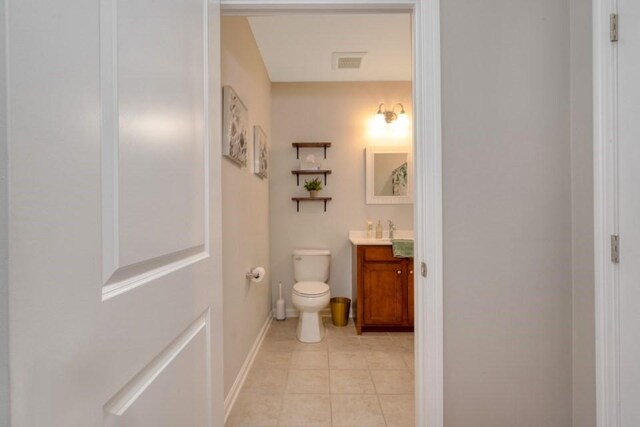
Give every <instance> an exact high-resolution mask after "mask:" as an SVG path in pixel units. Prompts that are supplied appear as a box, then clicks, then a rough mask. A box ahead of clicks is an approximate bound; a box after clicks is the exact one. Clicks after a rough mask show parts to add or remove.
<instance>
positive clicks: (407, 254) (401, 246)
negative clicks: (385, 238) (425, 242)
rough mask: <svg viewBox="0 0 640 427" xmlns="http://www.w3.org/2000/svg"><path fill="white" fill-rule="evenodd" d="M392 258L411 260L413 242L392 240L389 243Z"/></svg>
mask: <svg viewBox="0 0 640 427" xmlns="http://www.w3.org/2000/svg"><path fill="white" fill-rule="evenodd" d="M391 246H392V248H393V256H394V257H396V258H413V240H410V239H393V240H392V241H391Z"/></svg>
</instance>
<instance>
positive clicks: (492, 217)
mask: <svg viewBox="0 0 640 427" xmlns="http://www.w3.org/2000/svg"><path fill="white" fill-rule="evenodd" d="M441 12H442V83H443V86H442V99H443V101H442V106H443V167H444V178H443V179H444V184H443V185H444V281H445V282H444V286H445V289H444V292H445V294H444V313H445V324H444V325H445V331H444V334H445V335H444V342H445V359H444V360H445V420H446V425H447V427H468V426H474V427H521V426H536V427H537V426H545V427H564V426H570V425H571V424H572V276H571V273H572V271H571V261H572V258H571V246H572V240H571V237H572V236H571V213H572V205H571V168H570V164H571V160H570V148H571V146H570V127H569V119H570V116H569V25H568V23H569V3H568V1H557V0H539V1H530V0H515V1H514V0H497V1H491V2H486V1H484V2H474V1H467V0H447V1H443V2H442V5H441Z"/></svg>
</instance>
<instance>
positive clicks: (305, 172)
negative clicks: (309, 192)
mask: <svg viewBox="0 0 640 427" xmlns="http://www.w3.org/2000/svg"><path fill="white" fill-rule="evenodd" d="M291 174H292V175H295V176H296V185H300V175H324V185H327V175H331V171H330V170H317V171H301V170H296V171H291Z"/></svg>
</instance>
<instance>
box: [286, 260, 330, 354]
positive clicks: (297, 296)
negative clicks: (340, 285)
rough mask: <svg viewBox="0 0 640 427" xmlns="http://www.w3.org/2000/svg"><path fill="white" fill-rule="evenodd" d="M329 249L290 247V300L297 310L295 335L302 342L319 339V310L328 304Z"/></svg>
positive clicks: (320, 335)
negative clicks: (291, 280) (291, 266)
mask: <svg viewBox="0 0 640 427" xmlns="http://www.w3.org/2000/svg"><path fill="white" fill-rule="evenodd" d="M330 265H331V252H329V250H327V249H296V250H294V251H293V276H294V279H295V281H296V283H295V285H293V292H292V295H291V302H292V303H293V305H294V307H295V308H296V309H298V311H299V312H300V317H299V319H298V329H297V337H298V340H299V341H301V342H307V343H313V342H320V341H322V338H324V332H325V331H324V325H323V324H322V320H321V319H320V310H322V309H323V308H325V307H326V306H327V304H329V299H330V298H331V294H330V291H329V285H328V284H327V282H328V281H329V267H330Z"/></svg>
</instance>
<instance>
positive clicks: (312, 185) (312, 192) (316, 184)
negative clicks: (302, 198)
mask: <svg viewBox="0 0 640 427" xmlns="http://www.w3.org/2000/svg"><path fill="white" fill-rule="evenodd" d="M304 189H305V190H307V191H308V192H309V197H311V198H312V199H313V198H316V197H318V191H320V190H322V182H320V178H318V177H317V178H313V179H312V180H311V181H309V180H305V181H304Z"/></svg>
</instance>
